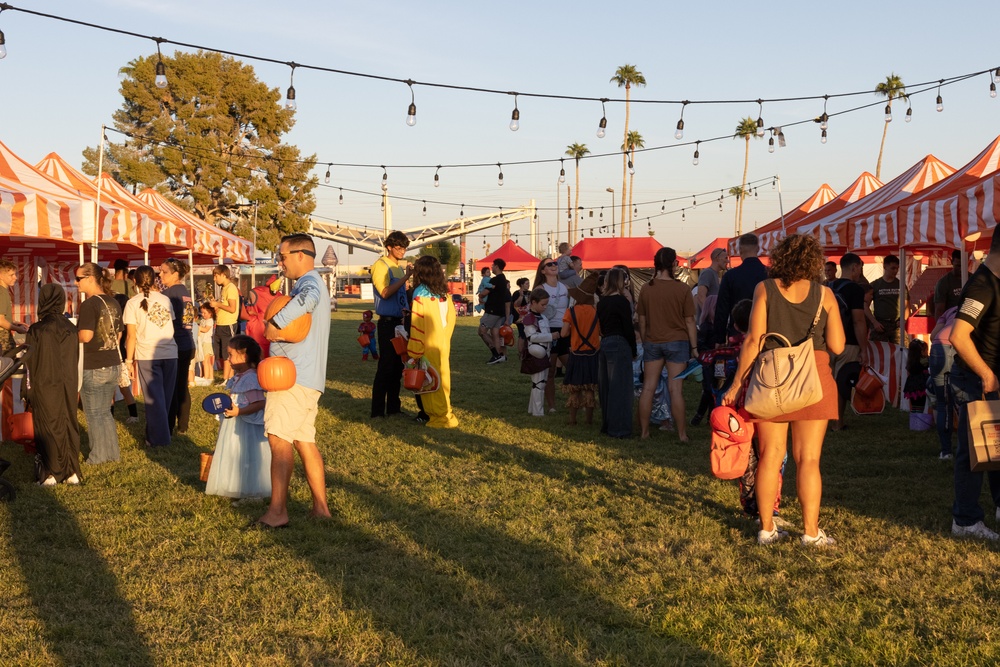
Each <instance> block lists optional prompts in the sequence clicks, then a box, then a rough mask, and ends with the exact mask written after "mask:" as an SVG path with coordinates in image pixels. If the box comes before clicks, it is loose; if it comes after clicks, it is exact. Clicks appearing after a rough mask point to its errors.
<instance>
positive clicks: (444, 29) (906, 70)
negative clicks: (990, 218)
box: [0, 0, 1000, 265]
mask: <svg viewBox="0 0 1000 667" xmlns="http://www.w3.org/2000/svg"><path fill="white" fill-rule="evenodd" d="M11 4H14V5H15V6H21V5H23V6H24V7H25V8H29V9H33V10H37V11H42V12H48V13H52V14H57V15H62V16H67V17H71V18H75V19H80V20H84V21H89V22H93V23H98V24H103V25H108V26H113V27H116V28H122V29H126V30H132V31H135V32H138V33H142V34H145V35H158V36H162V37H166V38H169V39H173V40H176V41H182V42H190V43H196V44H202V45H205V46H208V47H216V48H220V49H226V50H233V51H241V52H247V53H252V54H255V55H261V56H267V57H272V58H276V59H279V60H281V61H296V62H300V63H308V64H313V65H320V66H326V67H334V68H338V69H344V70H351V71H358V72H364V73H369V74H375V75H384V76H390V77H398V78H404V79H405V78H412V79H414V80H418V81H430V82H438V83H448V84H458V85H467V86H475V87H483V88H492V89H499V90H516V91H521V92H534V93H546V94H556V95H579V96H586V97H609V98H618V97H622V96H623V92H624V91H622V90H619V89H618V88H617V87H616V86H614V85H613V84H611V83H609V81H608V80H609V78H610V77H611V76H612V74H613V73H614V71H615V69H616V68H617V67H618V66H619V65H621V64H624V63H630V64H634V65H636V66H637V67H638V68H639V69H640V70H641V71H642V72H643V74H644V75H645V77H646V80H647V86H646V87H645V88H639V89H635V90H633V93H632V97H633V99H634V100H643V99H645V100H664V99H673V100H679V99H691V100H695V99H699V100H700V99H716V100H718V99H756V98H776V97H796V96H806V95H823V94H835V93H843V92H853V91H860V90H869V89H873V88H874V86H875V84H877V83H878V82H879V81H882V80H883V79H884V77H885V76H886V75H887V74H889V73H890V72H895V73H897V74H899V75H901V76H902V77H903V79H904V81H905V82H906V83H907V84H909V85H911V86H912V85H913V84H914V83H917V82H921V81H933V80H937V79H940V78H945V77H951V76H955V75H960V74H964V73H968V72H972V71H977V70H981V69H986V68H990V67H997V66H1000V55H998V54H997V53H996V47H995V43H996V40H995V35H994V32H995V6H993V5H991V4H988V3H986V2H969V3H960V4H958V5H955V6H954V7H952V8H950V9H949V10H948V11H949V12H951V13H952V14H953V16H951V17H949V16H946V15H945V14H943V12H942V9H941V6H940V5H939V4H932V3H930V2H923V1H917V2H911V3H907V4H905V5H902V4H899V5H896V3H891V5H895V6H891V5H890V3H886V5H885V6H883V5H880V4H877V3H861V2H846V3H840V4H838V5H815V4H806V3H793V2H777V3H771V4H769V5H768V6H767V8H766V11H761V12H757V13H753V12H752V10H753V9H754V7H753V6H747V5H740V6H737V5H735V4H734V5H728V4H719V3H703V6H696V5H695V4H694V3H690V4H686V5H677V6H672V5H670V4H667V3H662V4H661V3H655V4H654V3H634V5H631V6H627V7H625V8H619V11H621V12H627V13H620V14H619V13H616V11H615V9H616V8H615V7H612V6H609V5H607V4H605V3H596V2H549V3H539V4H538V5H536V6H533V7H531V8H530V9H529V8H527V7H525V6H522V5H513V4H492V3H491V4H484V3H468V2H436V3H402V2H396V1H388V2H382V3H346V2H332V3H330V2H318V1H300V2H290V3H284V5H281V6H279V5H276V4H275V3H267V2H262V1H259V0H249V1H246V2H239V3H237V2H232V1H230V0H217V1H216V2H211V3H206V2H194V1H193V0H170V1H166V0H162V1H157V0H150V1H144V0H93V1H92V2H89V3H85V4H86V6H84V4H81V3H79V2H70V1H67V0H35V1H33V2H30V3H29V2H27V0H21V1H20V2H17V1H15V2H12V3H11ZM729 7H732V9H729ZM748 7H749V9H750V10H751V11H750V12H748ZM959 11H960V12H961V15H960V16H954V14H955V13H957V12H959ZM616 24H620V25H621V26H622V28H621V29H616V27H615V26H616ZM0 30H3V32H4V33H5V35H6V41H7V44H6V46H7V50H8V56H7V58H6V59H4V60H2V61H0V77H3V78H2V80H3V81H4V83H5V84H6V85H7V89H8V90H18V91H21V93H20V94H17V95H8V96H7V100H6V102H5V104H3V105H0V126H2V127H3V129H4V130H5V131H2V132H0V141H3V142H4V143H6V144H7V145H8V146H10V147H11V148H12V149H13V150H14V151H15V152H17V153H19V154H20V155H22V157H24V158H25V159H27V160H29V161H31V162H37V161H38V160H40V159H41V158H42V157H43V156H44V155H45V154H47V153H49V152H50V151H55V152H57V153H59V154H60V155H62V156H63V157H64V158H65V159H67V160H68V161H69V162H70V163H71V164H73V165H74V166H79V164H80V163H81V161H82V156H81V152H82V150H83V149H84V148H85V147H86V146H89V145H94V144H95V143H96V140H97V138H98V136H99V132H100V125H101V124H102V123H108V124H111V123H110V121H111V114H112V113H113V112H114V110H115V109H117V108H118V107H119V106H120V103H121V98H120V95H119V93H118V85H119V81H118V77H117V72H118V68H120V67H121V66H122V65H124V64H126V63H127V62H128V61H129V60H131V59H132V58H135V57H137V56H139V55H147V54H150V53H153V52H155V47H154V45H153V44H152V42H149V41H146V40H141V39H137V38H132V37H127V36H121V35H114V34H110V33H105V32H98V31H95V30H92V29H88V28H84V27H79V26H72V25H67V24H63V23H61V22H56V21H52V20H47V19H41V18H36V17H32V16H28V15H25V14H21V13H19V12H2V13H0ZM165 50H167V51H170V50H172V49H171V47H165ZM251 64H252V65H253V66H254V68H255V70H256V71H257V75H258V77H259V78H260V79H262V80H264V81H266V82H268V83H269V84H270V85H271V86H273V87H275V88H278V89H280V90H281V91H284V89H285V88H286V87H287V86H288V71H289V70H288V67H286V66H283V65H277V64H261V63H251ZM988 87H989V78H988V77H987V75H985V74H984V75H981V76H978V77H974V78H973V79H970V80H968V81H964V82H960V83H957V84H954V85H950V86H947V87H945V88H944V89H943V90H942V96H943V97H944V102H945V110H944V112H943V113H937V112H935V110H934V97H935V95H936V93H935V92H933V91H931V92H928V93H924V94H921V95H919V96H914V98H913V100H912V104H913V109H914V120H913V122H912V123H909V124H905V123H903V113H904V112H905V104H899V103H897V104H895V105H894V112H895V113H894V121H893V122H892V123H891V124H890V126H889V132H888V138H887V141H886V149H885V151H886V154H885V157H884V160H883V168H882V180H883V181H889V180H891V179H892V178H893V177H895V176H896V175H898V174H899V173H901V172H902V171H904V170H905V169H907V168H908V167H909V166H911V165H912V164H914V163H915V162H917V161H918V160H919V159H921V158H922V157H924V156H925V155H927V154H933V155H935V156H936V157H938V158H939V159H941V160H943V161H944V162H946V163H948V164H950V165H951V166H952V167H954V168H959V167H961V166H962V165H963V164H965V163H966V162H968V161H969V160H971V159H972V158H973V157H974V156H975V155H976V154H977V153H978V152H979V151H980V150H981V149H982V148H983V147H985V146H986V144H987V143H989V142H990V141H991V140H992V139H994V138H995V137H996V136H997V135H998V134H1000V98H997V99H991V98H990V97H989V90H988ZM295 88H296V91H297V93H298V95H297V97H298V112H297V115H296V118H297V121H296V126H295V128H294V130H293V131H292V132H291V133H290V135H289V137H288V140H289V141H290V142H291V143H294V144H296V145H298V146H299V148H300V149H301V150H302V152H303V153H304V154H310V153H315V154H316V155H317V158H318V159H319V160H320V161H321V162H344V163H364V164H373V165H379V164H397V165H401V164H407V165H413V164H419V165H435V164H454V163H463V164H464V163H486V164H489V165H492V166H489V167H482V168H468V169H455V170H442V172H441V187H440V188H434V187H432V183H433V173H434V170H433V168H430V169H390V170H389V187H390V195H394V196H403V197H410V198H414V199H416V200H418V201H416V202H411V203H407V202H402V201H397V202H396V203H394V205H393V214H394V226H395V227H396V228H407V227H413V226H417V225H420V224H424V223H427V222H432V221H444V220H450V219H452V218H455V217H457V216H458V213H459V206H460V204H465V213H466V214H467V215H469V214H473V213H476V212H482V211H483V210H485V208H494V209H495V208H496V207H500V206H502V207H504V208H512V207H516V206H521V205H525V204H527V202H528V201H529V200H531V199H534V200H535V202H536V205H537V206H538V207H539V209H540V212H539V217H540V223H541V225H540V228H541V231H542V234H543V238H542V239H541V243H543V244H544V241H545V238H544V235H545V233H546V232H549V231H551V230H552V229H553V228H554V226H555V223H556V221H557V220H558V223H559V225H560V226H561V227H562V229H563V230H565V212H563V213H562V214H561V215H560V216H558V218H557V215H556V213H555V211H554V210H553V209H554V208H555V206H556V197H557V176H558V171H559V166H558V164H542V165H531V166H527V165H526V166H505V167H504V169H503V172H504V186H503V187H499V186H498V185H497V174H496V172H497V169H496V163H497V162H501V163H511V162H516V161H530V160H557V159H558V158H559V157H563V154H564V152H565V150H566V146H567V145H568V144H571V143H575V142H579V143H585V144H586V145H587V146H588V147H589V148H590V149H591V151H593V152H594V153H615V152H616V151H617V149H618V148H619V147H620V145H621V141H622V136H621V134H622V125H623V121H624V105H621V104H609V105H608V107H607V117H608V133H607V136H606V137H605V138H604V139H598V138H597V136H596V134H595V133H596V130H597V121H598V120H599V119H600V117H601V107H600V104H599V103H596V102H579V101H558V100H541V99H532V98H526V97H520V98H519V99H518V107H519V109H520V112H521V129H520V130H519V131H518V132H516V133H515V132H511V131H510V130H509V129H508V127H507V125H508V123H509V121H510V113H511V109H512V108H513V104H512V102H513V100H512V99H511V98H510V97H508V96H502V95H485V94H478V93H468V92H458V91H449V90H441V89H431V88H426V87H416V88H415V94H416V103H417V107H418V114H417V119H418V122H417V124H416V126H415V127H407V126H406V125H405V123H404V120H405V115H406V107H407V105H408V104H409V101H410V97H409V91H408V90H407V87H406V86H405V85H403V84H400V83H392V82H381V81H374V80H369V79H360V78H354V77H347V76H343V75H334V74H327V73H319V72H311V71H307V70H302V69H299V70H297V71H296V74H295ZM875 101H877V100H876V98H875V96H874V95H866V96H862V97H858V98H848V99H846V100H831V101H830V103H829V108H828V111H829V112H830V113H831V114H832V113H835V112H837V111H841V110H843V109H845V108H849V107H854V106H858V105H860V104H863V103H869V102H875ZM882 106H883V105H882V104H878V105H875V106H872V107H871V108H868V109H865V110H862V111H858V112H854V113H851V114H848V115H844V116H837V117H835V118H834V119H832V120H831V123H830V129H829V141H828V143H827V144H825V145H822V144H821V143H820V141H819V134H820V133H819V128H818V126H816V125H813V124H809V125H800V126H796V127H788V128H787V129H786V131H785V134H786V136H787V140H788V147H787V148H785V149H779V150H777V151H776V152H775V153H774V154H769V153H768V152H767V141H766V138H765V139H764V140H761V141H753V142H751V151H750V161H749V175H748V178H749V180H751V181H753V180H761V179H766V178H768V177H771V176H773V175H778V176H780V177H781V183H782V191H783V205H784V208H785V211H786V212H787V211H788V210H790V209H791V208H792V207H794V206H796V205H797V204H799V203H800V202H801V201H802V200H804V199H805V198H806V197H808V196H809V195H810V194H812V193H813V192H814V191H815V190H816V189H817V188H819V187H820V186H821V185H822V184H823V183H828V184H829V185H830V186H831V187H833V188H834V190H837V191H838V192H839V191H841V190H843V189H844V188H846V187H847V186H848V185H849V184H850V183H851V182H852V181H853V180H854V179H855V178H856V177H857V176H858V175H859V174H860V173H862V172H863V171H870V172H872V173H874V171H875V162H876V159H877V157H878V148H879V141H880V139H881V133H882V129H883V121H882V116H883V111H882ZM679 112H680V108H679V106H678V105H653V104H642V103H638V102H637V103H636V104H633V105H632V108H631V118H630V129H632V130H636V131H639V132H640V133H641V134H642V135H643V137H644V139H645V142H646V146H647V147H654V146H664V147H666V148H664V149H662V150H656V151H649V152H646V153H642V154H640V155H638V156H637V157H636V160H635V162H636V165H635V167H636V178H635V194H634V199H635V201H636V202H640V204H639V207H638V208H639V214H638V216H637V217H636V220H635V222H634V223H633V225H634V226H633V233H634V234H636V235H640V234H644V233H645V232H646V229H647V222H646V217H647V216H655V217H653V218H652V219H651V220H650V221H649V223H650V224H651V226H652V229H653V231H654V232H655V234H656V238H657V240H658V241H660V242H661V243H663V244H664V245H670V246H672V247H675V248H677V249H678V251H679V252H680V253H681V254H686V253H692V252H695V251H697V250H699V249H700V248H702V247H703V246H704V245H706V244H707V243H709V242H710V241H711V240H712V239H713V238H715V237H716V236H729V235H731V233H732V230H733V222H734V215H733V214H734V203H733V201H732V199H727V200H726V201H725V202H724V206H723V210H722V211H721V212H720V211H719V208H718V204H717V203H714V202H713V203H712V204H709V205H703V206H700V207H698V208H696V209H692V208H690V207H688V209H687V211H686V212H685V216H684V217H685V219H684V220H683V221H682V220H681V214H680V213H676V214H673V215H668V216H659V215H658V214H659V213H660V208H661V206H662V200H664V199H670V198H672V197H685V196H686V195H690V194H693V193H699V192H716V193H717V192H718V191H723V190H727V189H728V188H729V187H732V186H734V185H739V183H740V179H741V176H742V169H743V156H744V145H743V142H742V141H734V140H731V139H725V140H722V141H717V142H712V143H706V144H703V145H702V146H701V148H700V153H701V161H700V164H699V166H697V167H695V166H692V164H691V154H692V152H693V147H692V146H679V147H674V146H675V145H676V144H678V143H686V142H690V141H694V140H696V139H699V138H702V139H703V138H708V137H717V136H725V135H731V134H732V132H733V129H734V128H735V125H736V123H737V122H738V121H739V119H740V118H742V117H745V116H752V117H756V116H757V113H758V108H757V105H756V104H754V103H749V104H734V105H712V106H694V105H692V106H689V107H688V108H687V110H686V111H685V113H684V118H685V124H686V128H685V136H684V139H683V141H682V142H678V141H676V140H675V139H674V128H675V124H676V122H677V118H678V115H679ZM821 112H822V103H821V102H816V101H800V102H788V103H774V104H765V106H764V110H763V117H764V120H765V123H766V124H767V125H768V126H770V125H786V126H787V125H788V124H790V123H792V122H795V121H799V120H803V119H806V118H812V117H814V116H817V115H819V114H820V113H821ZM111 138H112V140H113V141H114V140H115V136H114V135H111ZM325 169H326V167H325V165H323V166H321V167H319V168H318V175H319V177H320V180H321V182H322V176H323V172H324V171H325ZM566 169H567V183H569V184H573V181H574V179H573V170H572V165H571V161H569V162H567V166H566ZM381 175H382V172H381V169H377V168H376V169H362V168H337V167H335V168H334V169H333V180H332V185H333V186H342V187H344V188H348V189H351V190H362V191H365V192H370V193H372V194H371V196H366V195H362V194H353V193H352V194H345V204H344V205H338V203H337V196H338V194H339V192H338V190H337V189H336V187H333V188H324V187H322V186H321V187H320V188H318V191H317V202H318V206H317V211H316V213H317V214H318V215H319V216H321V217H322V218H323V219H337V220H343V221H345V222H348V223H351V224H358V225H369V226H373V227H379V228H381V213H380V209H379V199H378V197H377V196H376V195H377V193H378V192H379V184H380V181H381ZM580 178H581V183H580V185H581V188H580V189H581V192H580V205H581V206H583V207H585V208H586V209H591V208H592V209H594V211H595V212H594V217H593V218H589V217H586V216H585V217H584V218H583V219H581V222H580V226H581V227H584V228H588V227H591V226H596V225H599V224H600V223H599V222H598V220H599V217H598V215H599V213H598V212H599V210H600V207H602V206H603V207H604V209H605V210H604V215H605V223H609V222H610V204H611V195H609V194H608V193H607V192H606V188H608V187H612V188H614V189H615V191H616V193H617V192H619V191H620V189H621V185H622V173H621V158H620V156H615V155H612V156H610V157H605V158H594V159H588V160H585V161H583V162H582V164H581V171H580ZM717 196H718V195H717V194H716V195H715V198H716V199H717ZM565 198H566V194H565V189H563V190H562V191H561V193H560V194H559V205H560V206H562V207H564V206H565ZM616 198H617V194H616ZM419 200H427V201H428V204H427V208H428V214H427V217H424V216H422V215H421V208H422V204H421V202H420V201H419ZM704 201H708V200H707V199H705V200H704ZM433 202H441V203H433ZM699 203H702V201H699ZM679 206H680V205H677V204H675V205H673V206H671V205H670V203H669V202H668V204H667V206H666V208H667V210H668V211H669V210H671V209H672V208H678V207H679ZM778 206H779V205H778V198H777V192H776V191H775V190H773V189H772V188H771V186H770V184H768V185H766V186H764V187H760V188H759V189H758V195H757V198H756V199H751V200H748V201H747V202H746V205H745V211H744V218H743V227H744V229H752V228H753V227H755V226H757V225H760V224H764V223H767V222H769V221H771V220H773V219H774V218H776V217H777V216H778V215H779V211H778ZM476 207H484V208H478V209H477V208H476ZM616 217H617V213H616ZM527 231H528V227H527V223H515V224H514V225H513V228H512V232H513V233H514V234H517V236H518V241H519V243H520V244H521V245H522V246H525V247H527V240H526V237H527ZM562 236H563V237H564V236H565V231H563V233H562ZM484 241H486V242H488V243H490V245H491V247H492V248H496V247H497V246H498V245H499V228H497V229H495V230H492V231H490V232H487V234H485V235H483V234H480V235H476V236H473V237H471V238H470V241H469V249H470V251H471V252H472V253H473V254H474V255H475V256H477V257H479V256H482V254H483V242H484ZM335 248H336V249H337V252H338V255H340V258H341V264H342V265H345V264H346V261H345V260H346V259H347V258H346V257H345V255H346V250H345V249H344V248H343V246H339V245H337V246H335ZM354 257H355V258H357V259H355V260H354V261H355V262H361V261H363V257H364V254H361V255H359V254H355V255H354Z"/></svg>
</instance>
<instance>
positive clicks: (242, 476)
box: [205, 416, 271, 498]
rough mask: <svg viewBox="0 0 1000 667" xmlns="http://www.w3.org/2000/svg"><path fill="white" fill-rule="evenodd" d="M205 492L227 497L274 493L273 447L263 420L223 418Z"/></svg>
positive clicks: (259, 496)
mask: <svg viewBox="0 0 1000 667" xmlns="http://www.w3.org/2000/svg"><path fill="white" fill-rule="evenodd" d="M220 421H221V423H220V424H219V439H218V441H217V442H216V444H215V456H214V458H213V459H212V469H211V470H210V471H209V473H208V483H207V484H206V486H205V493H207V494H208V495H212V496H225V497H226V498H269V497H270V496H271V447H270V445H268V443H267V435H266V434H265V433H264V425H263V424H251V423H250V422H248V421H246V420H245V419H241V418H240V417H238V416H237V417H232V418H229V419H226V418H223V419H221V420H220Z"/></svg>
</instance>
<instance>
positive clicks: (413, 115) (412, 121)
mask: <svg viewBox="0 0 1000 667" xmlns="http://www.w3.org/2000/svg"><path fill="white" fill-rule="evenodd" d="M406 124H407V125H409V126H410V127H413V126H414V125H416V124H417V105H416V104H414V103H413V102H410V107H409V108H408V109H407V110H406Z"/></svg>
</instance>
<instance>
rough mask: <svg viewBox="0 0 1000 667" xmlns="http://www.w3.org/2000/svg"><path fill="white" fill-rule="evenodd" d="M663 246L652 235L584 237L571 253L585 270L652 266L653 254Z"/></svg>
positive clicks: (646, 267) (645, 267)
mask: <svg viewBox="0 0 1000 667" xmlns="http://www.w3.org/2000/svg"><path fill="white" fill-rule="evenodd" d="M662 247H663V246H662V245H661V244H660V243H659V242H658V241H657V240H656V239H654V238H653V237H652V236H635V237H626V238H598V237H593V238H586V239H583V240H582V241H580V242H579V243H577V244H576V245H575V246H573V254H574V255H576V256H577V257H579V258H580V259H581V260H583V268H584V269H585V270H587V271H591V270H597V269H610V268H611V267H612V266H615V265H616V264H623V265H625V266H627V267H629V268H630V269H648V268H651V267H652V266H653V255H655V254H656V251H657V250H659V249H660V248H662Z"/></svg>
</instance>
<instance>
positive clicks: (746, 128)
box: [733, 116, 760, 236]
mask: <svg viewBox="0 0 1000 667" xmlns="http://www.w3.org/2000/svg"><path fill="white" fill-rule="evenodd" d="M736 138H741V139H743V140H744V141H746V144H747V148H746V153H745V154H744V156H743V183H741V184H740V192H741V193H746V190H747V169H748V168H749V166H750V139H760V137H758V136H757V121H756V120H754V119H753V118H751V117H750V116H747V117H746V118H742V119H740V122H739V123H738V124H737V125H736V134H734V135H733V139H736ZM743 200H744V197H743V196H740V197H737V198H736V236H739V235H740V234H742V233H743Z"/></svg>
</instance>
